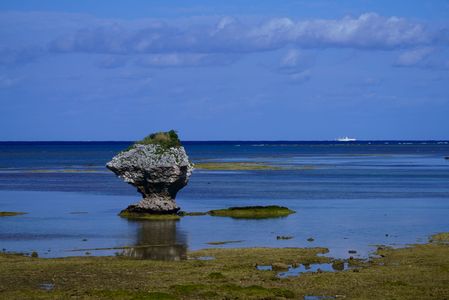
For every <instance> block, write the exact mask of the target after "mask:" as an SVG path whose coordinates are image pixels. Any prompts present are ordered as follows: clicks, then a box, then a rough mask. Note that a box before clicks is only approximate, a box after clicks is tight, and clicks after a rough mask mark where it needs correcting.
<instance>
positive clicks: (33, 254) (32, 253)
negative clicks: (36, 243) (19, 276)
mask: <svg viewBox="0 0 449 300" xmlns="http://www.w3.org/2000/svg"><path fill="white" fill-rule="evenodd" d="M31 257H39V254H38V253H37V252H36V251H33V252H31Z"/></svg>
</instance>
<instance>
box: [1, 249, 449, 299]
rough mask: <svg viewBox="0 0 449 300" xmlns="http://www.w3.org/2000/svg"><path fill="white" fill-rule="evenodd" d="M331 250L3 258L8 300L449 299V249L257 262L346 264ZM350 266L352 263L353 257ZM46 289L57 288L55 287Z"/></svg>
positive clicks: (319, 260)
mask: <svg viewBox="0 0 449 300" xmlns="http://www.w3.org/2000/svg"><path fill="white" fill-rule="evenodd" d="M326 252H327V249H325V248H305V249H301V248H243V249H242V248H240V249H205V250H200V251H194V252H190V253H189V257H190V258H198V257H203V256H212V257H214V258H215V259H213V260H198V259H189V260H183V261H151V260H136V259H131V258H126V257H123V256H120V257H67V258H57V259H42V258H30V257H25V256H18V255H10V254H0V298H2V299H66V298H79V299H283V298H293V299H304V297H305V296H317V297H328V298H338V299H340V298H342V299H448V298H449V260H448V259H447V258H448V257H449V245H448V244H445V243H429V244H424V245H413V246H411V247H406V248H402V249H392V248H387V247H379V249H378V251H377V253H376V254H378V257H376V258H371V259H369V260H366V261H365V260H356V259H352V260H350V261H351V262H352V263H351V264H350V265H351V268H350V269H348V270H344V271H337V272H311V273H304V274H301V275H300V276H298V277H288V278H279V277H277V274H278V272H277V271H274V270H271V271H261V270H257V268H256V266H257V265H271V266H273V265H274V266H283V265H292V266H295V265H299V264H303V265H307V264H314V263H333V264H334V265H335V266H336V267H337V269H338V267H340V269H341V261H338V262H336V261H335V260H332V259H331V258H328V257H324V256H322V255H319V254H324V253H326ZM346 261H347V260H346ZM43 284H51V285H52V286H54V288H52V289H51V290H45V289H44V288H42V285H43Z"/></svg>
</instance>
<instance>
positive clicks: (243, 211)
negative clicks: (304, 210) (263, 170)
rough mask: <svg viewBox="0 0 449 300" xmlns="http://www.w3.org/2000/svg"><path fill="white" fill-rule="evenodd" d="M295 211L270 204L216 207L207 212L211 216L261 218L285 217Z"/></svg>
mask: <svg viewBox="0 0 449 300" xmlns="http://www.w3.org/2000/svg"><path fill="white" fill-rule="evenodd" d="M294 213H295V211H293V210H291V209H288V208H287V207H283V206H277V205H271V206H243V207H230V208H226V209H216V210H211V211H209V212H208V214H209V215H211V216H219V217H232V218H242V219H263V218H276V217H285V216H288V215H290V214H294Z"/></svg>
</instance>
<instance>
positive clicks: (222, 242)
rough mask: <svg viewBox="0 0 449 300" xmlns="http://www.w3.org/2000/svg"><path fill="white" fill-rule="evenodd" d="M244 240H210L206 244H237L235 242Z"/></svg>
mask: <svg viewBox="0 0 449 300" xmlns="http://www.w3.org/2000/svg"><path fill="white" fill-rule="evenodd" d="M241 242H243V241H240V240H239V241H218V242H208V243H206V244H208V245H225V244H235V243H241Z"/></svg>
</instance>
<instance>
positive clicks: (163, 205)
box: [106, 144, 193, 214]
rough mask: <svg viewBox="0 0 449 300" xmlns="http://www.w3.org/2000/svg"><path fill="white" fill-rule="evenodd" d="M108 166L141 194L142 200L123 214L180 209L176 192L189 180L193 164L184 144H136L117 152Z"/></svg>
mask: <svg viewBox="0 0 449 300" xmlns="http://www.w3.org/2000/svg"><path fill="white" fill-rule="evenodd" d="M106 167H107V168H108V169H110V170H111V171H112V172H114V173H115V174H116V175H117V176H119V177H121V178H122V179H123V180H124V181H125V182H127V183H129V184H132V185H133V186H135V187H136V188H137V191H138V192H139V193H140V194H142V196H143V198H142V200H140V202H138V203H136V204H134V205H130V206H128V208H127V209H125V210H124V211H122V214H126V213H128V214H142V213H147V214H173V213H176V212H178V210H179V207H178V206H177V205H176V201H175V198H176V194H177V193H178V191H179V190H180V189H182V188H183V187H184V186H185V185H186V184H187V182H188V180H189V177H190V175H191V173H192V170H193V165H192V163H191V162H190V161H189V158H188V156H187V154H186V152H185V150H184V147H182V146H177V147H170V148H166V147H163V146H161V145H158V144H148V145H141V144H135V145H134V146H133V147H132V148H131V149H129V150H127V151H124V152H121V153H119V154H117V155H116V156H115V157H114V158H113V159H112V160H111V161H110V162H108V163H107V165H106Z"/></svg>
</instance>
